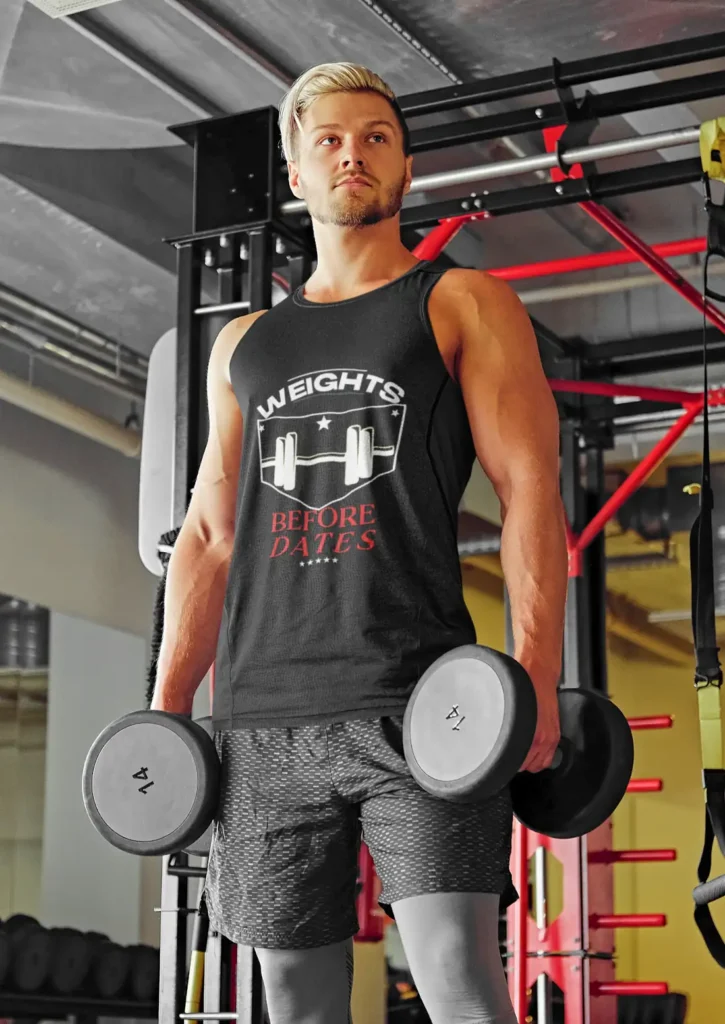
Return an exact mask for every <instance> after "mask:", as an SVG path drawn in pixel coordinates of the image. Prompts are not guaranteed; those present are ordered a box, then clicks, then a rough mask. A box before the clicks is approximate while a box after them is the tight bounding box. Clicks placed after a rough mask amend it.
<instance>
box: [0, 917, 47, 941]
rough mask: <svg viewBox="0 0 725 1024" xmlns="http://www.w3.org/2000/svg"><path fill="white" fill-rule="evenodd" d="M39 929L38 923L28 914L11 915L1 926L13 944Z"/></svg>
mask: <svg viewBox="0 0 725 1024" xmlns="http://www.w3.org/2000/svg"><path fill="white" fill-rule="evenodd" d="M40 927H41V925H40V923H39V922H38V921H37V920H36V919H35V918H34V917H30V916H29V915H28V914H13V915H12V917H9V918H8V919H7V921H6V922H5V923H4V925H3V928H4V929H5V931H6V932H7V934H8V935H9V936H10V939H11V941H12V942H13V943H16V942H19V941H20V939H22V938H23V936H25V935H28V934H30V932H32V931H35V929H36V928H40Z"/></svg>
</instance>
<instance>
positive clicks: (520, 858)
mask: <svg viewBox="0 0 725 1024" xmlns="http://www.w3.org/2000/svg"><path fill="white" fill-rule="evenodd" d="M528 835H529V832H528V829H526V828H524V826H523V825H522V824H521V822H518V821H517V822H514V834H513V871H512V876H513V884H514V886H515V887H516V890H517V892H518V894H519V898H518V900H517V902H516V903H515V904H514V907H513V919H514V927H513V933H514V934H513V940H514V948H513V957H512V978H511V982H512V983H511V989H512V992H511V999H512V1002H513V1004H514V1013H515V1014H516V1020H517V1021H518V1022H519V1024H524V1021H525V1020H526V1014H527V1011H528V1008H529V1000H528V997H527V994H526V964H527V953H528V949H527V944H526V939H527V929H528V921H529V851H528Z"/></svg>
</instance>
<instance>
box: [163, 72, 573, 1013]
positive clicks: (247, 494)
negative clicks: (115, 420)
mask: <svg viewBox="0 0 725 1024" xmlns="http://www.w3.org/2000/svg"><path fill="white" fill-rule="evenodd" d="M280 127H281V133H282V142H283V148H284V151H285V156H286V158H287V162H288V167H289V180H290V185H291V188H292V191H293V193H294V194H295V196H297V197H299V198H303V199H305V200H306V203H307V206H308V208H309V212H310V215H311V217H312V223H313V227H314V232H315V241H316V245H317V266H316V269H315V271H314V273H313V274H312V276H311V277H310V279H309V281H307V283H306V284H305V285H304V286H303V287H302V288H300V289H298V290H297V291H296V292H295V293H294V294H292V295H290V296H289V298H287V299H286V300H285V301H283V302H282V303H280V304H279V305H277V306H275V307H274V308H273V309H272V310H269V311H265V312H261V313H260V312H258V313H254V314H251V315H250V316H244V317H240V318H239V319H237V320H234V321H233V322H232V323H230V324H227V325H226V327H224V329H223V330H222V331H221V332H220V334H219V336H218V338H217V340H216V343H215V345H214V348H213V351H212V354H211V359H210V364H209V372H208V403H209V422H210V431H209V439H208V444H207V446H206V450H205V453H204V456H203V460H202V462H201V466H200V469H199V474H198V477H197V480H196V486H195V489H194V493H193V496H192V499H191V502H190V506H189V510H188V513H187V516H186V519H185V522H184V525H183V528H182V530H181V532H180V535H179V538H178V540H177V542H176V546H175V548H174V553H173V556H172V558H171V562H170V565H169V571H168V579H167V586H166V615H165V619H166V624H165V632H164V639H163V644H162V647H161V651H160V656H159V663H158V673H157V683H156V689H155V694H154V700H153V705H152V706H153V707H154V708H156V709H161V710H167V711H174V712H180V713H190V711H191V707H192V700H193V696H194V692H195V690H196V689H197V687H198V686H199V683H200V682H201V680H202V679H203V678H204V676H205V674H206V673H207V671H208V669H209V667H210V665H211V663H212V661H213V660H215V664H216V685H215V693H214V708H213V718H214V724H215V728H216V730H217V745H218V749H219V752H220V755H221V759H222V768H223V785H222V794H221V805H220V812H219V817H218V821H217V823H216V826H215V831H214V839H213V843H212V849H211V852H210V857H209V867H208V872H207V879H206V885H205V894H206V899H207V905H208V908H209V914H210V919H211V924H212V926H213V927H214V928H216V929H217V930H219V931H221V932H222V933H223V934H225V935H227V936H228V937H229V938H231V939H232V940H234V941H236V942H240V943H244V944H247V945H252V946H253V947H254V948H255V949H256V950H257V955H258V957H259V960H260V964H261V969H262V975H263V979H264V985H265V992H266V997H267V1005H268V1009H269V1014H270V1019H271V1024H292V1022H294V1024H303V1022H305V1024H307V1022H309V1024H313V1022H314V1024H342V1022H344V1021H346V1020H347V1019H348V1014H349V998H350V987H351V981H352V953H351V950H352V936H353V935H354V934H355V933H356V931H357V919H356V914H355V905H354V890H355V879H356V863H357V855H358V849H359V841H360V837H361V832H362V838H363V839H364V841H365V842H366V843H367V844H368V846H369V848H370V851H371V853H372V856H373V859H374V861H375V865H376V869H377V872H378V874H379V876H380V878H381V880H382V883H383V892H382V894H381V896H380V902H381V904H382V905H383V906H385V907H386V908H389V909H392V913H393V914H394V916H395V920H396V923H397V925H398V928H399V931H400V935H401V939H402V941H403V944H404V947H405V951H406V956H407V959H408V962H409V965H410V968H411V971H412V974H413V977H414V980H415V982H416V985H417V987H418V989H419V991H420V993H421V997H422V999H423V1002H424V1004H425V1006H426V1009H427V1012H428V1014H429V1015H430V1017H431V1019H432V1021H433V1022H434V1024H457V1022H462V1021H476V1022H477V1024H481V1022H484V1021H485V1022H494V1021H495V1022H496V1024H514V1021H515V1018H514V1014H513V1010H512V1007H511V1003H510V1000H509V998H508V993H507V989H506V983H505V976H504V972H503V969H502V965H501V960H500V956H499V952H498V940H497V929H498V916H499V909H500V907H501V906H503V907H505V906H507V905H509V904H510V903H511V902H512V900H514V899H515V898H516V894H515V892H514V891H512V885H511V877H510V875H509V871H508V862H509V856H510V834H511V824H512V817H511V805H510V797H509V793H508V790H506V791H504V792H501V793H500V794H497V795H496V796H495V797H493V798H491V799H489V800H486V801H483V802H480V803H478V804H474V805H469V806H466V807H462V806H459V805H454V804H451V803H449V802H446V801H443V800H437V799H435V798H433V797H431V796H430V795H428V794H427V793H424V792H423V791H422V790H421V789H420V788H419V787H418V786H417V785H416V784H415V783H414V782H413V780H412V778H411V777H410V773H409V771H408V770H407V766H406V763H405V759H404V757H403V753H402V741H401V728H402V721H403V713H404V710H405V704H406V701H407V699H408V697H409V695H410V693H411V691H412V689H413V687H414V686H415V683H416V682H417V680H418V678H419V677H420V675H421V674H422V673H423V672H424V671H425V669H426V668H427V667H428V666H429V665H430V664H431V663H432V662H433V661H434V660H435V659H436V658H437V657H439V656H440V655H441V654H443V653H445V651H447V650H450V649H452V648H454V647H457V646H460V645H462V644H466V643H473V642H475V639H476V636H475V630H474V627H473V623H472V620H471V618H470V615H469V613H468V611H467V609H466V606H465V604H464V601H463V596H462V587H461V572H460V564H459V559H458V554H457V547H456V541H457V538H456V522H457V511H458V507H459V502H460V499H461V496H462V493H463V491H464V489H465V486H466V484H467V482H468V479H469V476H470V472H471V468H472V464H473V460H474V459H475V458H476V457H477V458H478V460H479V461H480V463H481V465H482V467H483V469H484V470H485V472H486V473H487V474H488V476H489V477H490V479H491V481H492V483H493V486H494V488H495V490H496V493H497V495H498V497H499V499H500V502H501V512H502V518H503V531H502V545H501V561H502V565H503V570H504V574H505V578H506V583H507V587H508V591H509V595H510V599H511V609H512V620H513V632H514V639H515V652H514V653H515V657H516V658H518V660H519V661H520V662H521V663H522V664H523V665H524V666H525V667H526V669H527V670H528V672H529V674H530V675H531V678H532V680H533V683H534V686H535V688H536V693H537V697H538V710H539V715H538V726H537V730H536V737H535V739H534V743H533V746H532V748H531V752H530V754H529V755H528V759H527V761H526V763H525V765H524V768H526V769H527V770H529V771H539V770H541V769H543V768H545V767H547V766H548V765H549V764H550V762H551V758H552V756H553V752H554V750H555V748H556V744H557V741H558V738H559V725H558V708H557V700H556V685H557V681H558V678H559V671H560V664H561V647H562V632H563V616H564V602H565V593H566V549H565V534H564V524H563V514H562V507H561V502H560V497H559V489H558V418H557V414H556V408H555V404H554V400H553V397H552V395H551V391H550V389H549V387H548V385H547V382H546V380H545V377H544V374H543V371H542V367H541V363H540V360H539V356H538V351H537V346H536V341H535V337H534V333H533V331H532V328H531V324H530V321H529V319H528V317H527V316H526V313H525V312H524V309H523V308H522V306H521V303H520V302H519V301H518V299H517V297H516V296H515V294H514V293H513V292H512V291H511V289H510V288H509V287H508V286H507V285H506V284H504V283H502V282H500V281H498V280H496V279H495V278H493V277H490V276H488V275H487V274H485V273H483V272H481V271H477V270H467V269H452V270H449V271H448V272H443V271H442V270H441V269H439V268H436V267H435V265H433V264H430V263H422V262H420V261H419V260H417V259H416V258H415V257H414V256H413V255H412V254H411V253H410V252H409V251H408V250H407V249H406V248H405V246H404V245H403V244H402V242H401V239H400V223H399V211H400V208H401V204H402V200H403V196H404V195H405V193H406V192H407V191H408V190H409V188H410V184H411V177H412V158H411V156H410V155H409V142H408V132H407V128H406V125H405V122H404V119H403V117H402V114H401V112H400V109H399V107H398V106H397V103H396V101H395V97H394V95H393V93H392V91H391V90H390V89H389V87H388V86H387V85H386V84H385V83H384V82H383V81H382V80H381V79H380V78H378V77H377V76H376V75H374V74H373V73H372V72H370V71H368V70H367V69H365V68H362V67H360V66H358V65H352V64H332V65H321V66H320V67H317V68H312V69H311V70H310V71H308V72H307V73H306V74H305V75H303V76H302V77H301V78H300V79H299V80H298V81H297V82H296V83H295V85H294V86H293V87H292V89H291V90H290V93H289V94H288V96H287V97H286V98H285V100H284V102H283V104H282V107H281V110H280Z"/></svg>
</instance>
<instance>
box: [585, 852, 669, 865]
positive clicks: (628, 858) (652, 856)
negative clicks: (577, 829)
mask: <svg viewBox="0 0 725 1024" xmlns="http://www.w3.org/2000/svg"><path fill="white" fill-rule="evenodd" d="M672 860H677V850H598V851H597V852H596V853H592V854H590V856H589V863H590V864H649V863H655V862H656V861H672Z"/></svg>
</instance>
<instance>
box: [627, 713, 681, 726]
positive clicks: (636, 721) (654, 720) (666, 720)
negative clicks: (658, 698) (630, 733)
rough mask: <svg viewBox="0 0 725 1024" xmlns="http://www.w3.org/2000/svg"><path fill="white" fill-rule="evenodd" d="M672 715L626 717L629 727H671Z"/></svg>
mask: <svg viewBox="0 0 725 1024" xmlns="http://www.w3.org/2000/svg"><path fill="white" fill-rule="evenodd" d="M672 722H673V718H672V715H649V716H648V717H645V718H628V719H627V723H628V725H629V728H630V729H671V728H672Z"/></svg>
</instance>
